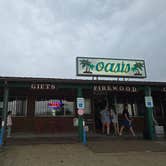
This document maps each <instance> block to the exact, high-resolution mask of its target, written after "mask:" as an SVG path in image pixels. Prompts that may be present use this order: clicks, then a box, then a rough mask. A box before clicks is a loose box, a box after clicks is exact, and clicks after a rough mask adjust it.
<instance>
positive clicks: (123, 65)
mask: <svg viewBox="0 0 166 166" xmlns="http://www.w3.org/2000/svg"><path fill="white" fill-rule="evenodd" d="M124 67H125V64H124V62H122V69H121V72H122V73H123V72H124Z"/></svg>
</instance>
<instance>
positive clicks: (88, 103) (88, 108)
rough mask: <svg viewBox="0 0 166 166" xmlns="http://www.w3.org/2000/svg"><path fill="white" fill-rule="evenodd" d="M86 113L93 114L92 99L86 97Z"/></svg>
mask: <svg viewBox="0 0 166 166" xmlns="http://www.w3.org/2000/svg"><path fill="white" fill-rule="evenodd" d="M85 114H91V101H90V99H85Z"/></svg>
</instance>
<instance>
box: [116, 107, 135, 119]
mask: <svg viewBox="0 0 166 166" xmlns="http://www.w3.org/2000/svg"><path fill="white" fill-rule="evenodd" d="M123 109H124V104H117V105H116V110H117V112H118V114H122V113H123ZM128 112H129V115H130V116H137V115H138V111H137V105H136V104H128Z"/></svg>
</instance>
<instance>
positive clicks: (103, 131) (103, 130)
mask: <svg viewBox="0 0 166 166" xmlns="http://www.w3.org/2000/svg"><path fill="white" fill-rule="evenodd" d="M105 127H106V130H107V131H106V132H107V135H109V134H110V123H108V122H107V123H103V124H102V133H103V134H104V133H105Z"/></svg>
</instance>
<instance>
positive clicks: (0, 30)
mask: <svg viewBox="0 0 166 166" xmlns="http://www.w3.org/2000/svg"><path fill="white" fill-rule="evenodd" d="M77 56H87V57H103V58H129V59H135V58H136V59H145V63H146V70H147V77H148V78H147V79H146V80H151V81H166V0H0V76H21V77H22V76H24V77H25V76H27V77H51V78H80V77H76V65H75V63H76V57H77ZM85 79H86V78H85Z"/></svg>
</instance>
